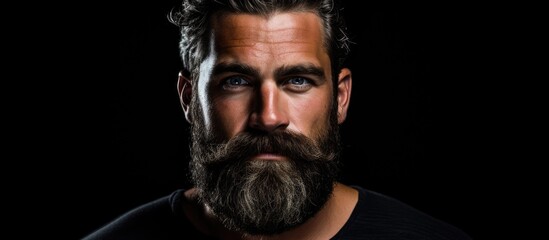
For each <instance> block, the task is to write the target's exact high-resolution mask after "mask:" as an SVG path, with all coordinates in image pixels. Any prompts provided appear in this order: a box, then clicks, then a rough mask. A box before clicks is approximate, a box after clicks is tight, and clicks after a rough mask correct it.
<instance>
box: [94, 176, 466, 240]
mask: <svg viewBox="0 0 549 240" xmlns="http://www.w3.org/2000/svg"><path fill="white" fill-rule="evenodd" d="M353 187H354V188H355V189H357V190H358V191H359V197H358V203H357V205H356V206H355V208H354V210H353V212H352V214H351V217H350V218H349V220H348V221H347V222H346V223H345V225H344V226H343V228H341V229H340V230H339V232H338V233H337V234H336V235H335V236H334V237H333V238H332V239H333V240H336V239H341V240H354V239H372V240H379V239H422V240H427V239H432V240H434V239H437V240H443V239H447V240H450V239H452V240H458V239H459V240H462V239H464V240H466V239H468V240H470V239H471V238H470V237H469V236H468V235H467V234H465V233H464V232H463V231H461V230H460V229H458V228H456V227H454V226H452V225H449V224H447V223H445V222H443V221H440V220H438V219H435V218H433V217H431V216H429V215H427V214H425V213H423V212H420V211H418V210H417V209H415V208H412V207H411V206H409V205H406V204H405V203H403V202H400V201H398V200H396V199H394V198H391V197H388V196H385V195H383V194H380V193H377V192H374V191H370V190H366V189H364V188H361V187H359V186H353ZM184 191H185V190H183V189H180V190H177V191H175V192H173V193H172V194H170V195H169V196H165V197H162V198H159V199H157V200H155V201H152V202H150V203H146V204H144V205H141V206H139V207H137V208H135V209H133V210H131V211H129V212H128V213H126V214H124V215H122V216H120V217H119V218H117V219H115V220H114V221H112V222H110V223H108V224H106V225H105V226H103V227H102V228H100V229H98V230H97V231H95V232H93V233H91V234H90V235H88V236H86V237H84V238H83V240H110V239H117V240H125V239H132V240H144V239H155V240H162V239H214V238H211V237H208V236H205V235H204V234H202V233H201V232H199V231H198V230H196V229H195V228H194V226H193V225H192V224H191V223H190V222H189V221H188V220H187V218H186V217H185V215H184V213H183V212H182V209H183V208H182V206H181V204H182V199H181V198H182V197H183V193H184Z"/></svg>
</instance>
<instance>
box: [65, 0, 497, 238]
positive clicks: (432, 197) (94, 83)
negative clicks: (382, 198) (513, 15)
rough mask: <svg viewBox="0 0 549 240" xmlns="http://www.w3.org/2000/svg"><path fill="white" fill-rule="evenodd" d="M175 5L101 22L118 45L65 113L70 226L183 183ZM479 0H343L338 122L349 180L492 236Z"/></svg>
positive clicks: (98, 32) (80, 230)
mask: <svg viewBox="0 0 549 240" xmlns="http://www.w3.org/2000/svg"><path fill="white" fill-rule="evenodd" d="M177 3H178V1H174V0H171V1H162V3H159V1H158V2H156V1H155V2H154V3H152V2H149V3H132V4H128V5H127V6H124V7H123V8H121V9H120V10H119V11H115V12H114V14H113V15H112V16H110V17H114V18H113V19H114V20H115V21H112V22H109V24H108V27H107V28H108V31H107V30H106V29H107V28H105V31H103V29H102V28H98V29H93V30H94V31H93V34H94V35H95V37H96V38H98V44H99V42H101V43H106V42H108V43H109V44H110V45H115V46H114V51H112V52H107V53H106V54H107V55H105V56H102V57H103V58H102V59H104V60H101V59H100V60H93V61H91V60H88V61H86V63H87V62H93V64H91V66H92V67H90V65H88V66H87V67H83V70H85V71H83V72H84V73H85V72H86V71H90V72H93V78H94V79H93V80H86V81H87V82H86V83H85V84H82V82H80V83H79V84H78V86H79V87H81V85H86V86H85V87H86V89H87V90H83V91H81V92H80V93H74V95H75V96H77V95H78V98H79V99H82V96H81V95H82V94H85V96H84V98H86V100H83V101H77V100H75V101H74V102H72V104H75V105H76V106H75V107H74V109H75V110H78V111H75V112H78V114H77V115H74V116H73V117H72V119H67V122H69V121H72V122H73V124H72V125H71V127H70V128H68V127H65V129H67V130H68V132H69V133H66V134H64V135H63V136H64V137H66V139H65V140H64V141H63V143H65V144H66V145H67V146H69V148H66V149H65V150H67V149H70V150H69V152H70V153H65V155H64V157H67V158H71V159H73V162H72V163H70V164H68V165H67V166H66V167H69V168H71V170H69V172H70V173H66V172H63V174H61V175H62V176H63V177H64V178H65V179H64V180H63V184H67V187H63V188H61V189H62V190H63V191H64V192H65V194H66V195H63V196H66V198H65V201H64V202H63V203H64V204H63V206H62V207H63V208H65V210H66V211H63V214H64V216H65V217H66V218H65V219H66V222H65V221H63V222H62V224H63V225H65V224H66V225H68V226H69V227H68V228H67V230H66V232H67V233H68V234H69V235H70V238H79V237H82V236H84V235H85V234H87V233H89V232H90V231H92V230H94V229H96V228H98V227H100V226H101V225H102V224H104V223H106V222H108V221H109V220H112V219H113V218H115V217H117V216H118V215H120V214H122V213H123V212H125V211H127V210H129V209H130V208H132V207H135V206H137V205H139V204H142V203H145V202H147V201H150V200H153V199H155V198H158V197H160V196H164V195H166V194H169V193H170V192H171V191H172V190H174V189H176V188H180V187H185V186H187V182H186V178H185V174H184V173H185V171H186V165H187V161H188V158H187V155H188V134H187V130H188V124H187V123H186V121H185V119H184V117H183V114H182V110H181V108H180V106H179V101H178V98H177V92H176V85H175V84H176V79H177V73H178V71H179V69H180V66H179V64H180V60H179V57H178V49H177V44H178V43H177V41H178V33H177V28H176V27H175V26H173V25H171V24H170V23H169V22H168V21H167V20H166V14H167V13H168V12H169V10H170V9H171V7H173V6H175V5H177ZM472 9H474V8H469V7H468V6H454V5H450V4H445V5H442V4H440V5H430V6H427V5H407V6H390V7H387V6H383V7H379V6H374V5H373V4H369V3H362V2H361V1H348V3H346V13H347V15H346V18H347V22H348V25H349V27H350V30H351V32H352V33H353V34H352V35H351V38H352V40H353V42H355V43H356V44H354V45H352V46H351V48H352V51H353V53H352V55H351V57H350V59H349V61H348V64H349V67H351V69H352V70H353V93H352V99H351V105H350V110H349V111H350V112H349V115H348V119H347V121H346V122H345V123H344V124H343V125H342V135H343V139H344V145H345V152H344V155H343V164H344V169H343V172H344V174H343V175H342V181H343V182H344V183H348V184H358V185H362V186H364V187H366V188H369V189H372V190H375V191H378V192H381V193H385V194H387V195H390V196H393V197H396V198H398V199H400V200H402V201H404V202H406V203H408V204H410V205H412V206H414V207H416V208H418V209H420V210H422V211H424V212H427V213H429V214H431V215H433V216H435V217H437V218H440V219H442V220H444V221H447V222H449V223H451V224H454V225H456V226H458V227H459V228H461V229H463V230H464V231H466V232H467V233H469V234H470V235H471V236H473V237H474V238H482V237H484V234H486V232H484V231H483V228H484V227H483V224H484V222H486V221H487V218H488V211H489V210H488V209H489V201H490V200H491V199H492V198H491V197H488V196H490V194H492V193H491V192H490V191H491V190H490V188H489V186H488V182H489V181H486V180H485V179H486V178H488V179H489V177H488V176H487V173H488V172H489V171H488V169H489V166H490V165H491V164H492V162H493V160H491V159H493V158H494V146H495V143H494V142H495V141H497V140H496V139H497V136H494V135H493V134H494V132H495V131H494V128H495V127H494V125H493V122H492V120H493V119H492V118H490V117H489V114H490V110H489V104H490V101H489V100H488V99H487V98H489V97H490V96H491V95H489V94H488V95H486V93H487V92H486V89H487V86H489V84H490V83H488V82H487V80H486V79H485V77H486V76H485V75H484V73H482V71H481V70H480V69H481V66H482V64H485V63H483V61H484V59H485V58H486V54H487V52H486V51H485V48H484V46H485V44H486V42H485V40H484V37H485V35H486V34H487V33H486V32H485V31H484V26H483V24H484V22H483V21H482V18H481V14H484V12H481V11H480V10H472ZM95 17H96V18H101V16H100V15H98V16H95ZM112 30H114V31H112ZM89 51H92V50H89ZM86 54H87V53H86ZM89 55H94V53H90V54H89ZM103 61H105V62H103ZM107 62H108V64H107ZM111 63H113V64H112V65H111ZM103 68H105V70H104V71H103ZM88 84H89V85H88ZM71 96H72V95H71ZM93 99H97V102H99V101H101V104H95V101H94V100H93ZM82 109H84V110H82ZM73 127H74V128H73ZM71 128H73V129H71ZM72 130H74V132H71V131H72ZM69 186H70V187H69Z"/></svg>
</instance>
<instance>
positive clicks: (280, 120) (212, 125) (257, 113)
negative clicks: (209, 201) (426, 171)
mask: <svg viewBox="0 0 549 240" xmlns="http://www.w3.org/2000/svg"><path fill="white" fill-rule="evenodd" d="M212 29H213V31H212V39H213V41H211V44H210V47H211V48H210V49H212V51H210V54H209V55H208V56H207V58H206V59H205V60H204V61H203V62H202V64H201V65H200V74H199V76H198V77H199V78H198V80H197V81H196V82H192V81H191V80H190V79H188V78H187V77H185V76H183V75H182V74H180V77H179V83H178V85H179V93H180V97H181V102H182V105H183V109H184V112H185V116H186V118H187V120H188V121H189V122H191V123H192V120H191V114H190V112H191V109H190V108H192V107H193V106H192V105H191V104H190V101H189V99H191V96H192V95H193V94H198V104H199V105H200V109H201V111H200V114H201V117H202V118H203V119H204V125H205V128H206V132H208V133H215V136H216V138H218V139H219V141H226V140H228V139H231V138H232V137H234V136H235V135H237V134H238V133H240V132H243V131H260V132H265V133H269V132H273V131H281V130H287V131H293V132H298V133H301V134H303V135H305V136H308V137H310V138H312V139H316V138H317V136H318V135H319V134H320V132H322V130H323V129H324V128H326V127H327V125H328V124H329V117H330V106H331V104H332V100H333V88H334V87H336V88H337V97H336V98H335V100H337V103H338V104H337V105H338V107H337V114H338V123H342V122H343V121H344V120H345V117H346V113H347V109H348V106H349V100H350V94H351V83H352V81H351V72H350V71H349V70H348V69H342V70H341V72H340V73H339V75H338V80H337V85H334V83H333V81H332V79H331V76H332V72H331V69H330V63H331V62H330V59H329V56H328V54H327V52H326V49H325V48H324V44H323V39H322V36H323V32H322V26H321V23H320V19H319V18H318V17H317V16H316V15H315V14H312V13H308V12H289V13H288V12H283V13H276V14H274V15H271V16H258V15H247V14H216V15H214V16H213V19H212ZM193 84H197V86H196V88H194V89H195V90H193V87H192V85H193ZM193 91H198V92H193ZM249 160H251V161H255V160H274V161H284V160H286V157H285V156H284V155H282V154H272V153H268V152H265V153H260V154H258V155H256V156H253V157H252V158H251V159H249ZM196 194H197V193H196V189H191V190H189V191H188V192H187V194H186V196H187V198H188V204H187V205H186V207H185V212H186V214H187V215H188V216H189V219H191V221H192V222H193V223H195V225H196V226H197V227H198V229H202V230H203V231H204V232H209V234H212V235H218V236H223V238H224V239H242V238H244V239H296V237H297V238H298V239H328V238H330V237H331V236H333V235H335V234H336V233H337V231H338V230H339V229H340V228H341V227H342V226H343V224H344V223H345V221H346V220H347V219H348V217H349V216H350V214H351V212H352V209H353V208H354V205H355V204H356V201H357V192H356V191H355V190H353V189H352V188H349V187H347V186H344V185H342V184H336V185H335V187H334V193H333V196H332V197H331V198H330V199H329V200H328V202H327V203H326V206H325V207H324V208H322V209H321V210H320V212H319V213H318V214H317V215H316V216H315V217H313V218H311V219H309V220H308V221H307V222H305V223H304V224H302V225H300V226H298V227H297V228H294V229H292V230H290V231H287V232H284V233H282V234H279V235H274V236H268V237H261V236H250V235H247V234H243V233H235V232H228V231H227V230H224V229H223V227H222V226H221V225H220V224H219V223H218V222H216V219H215V217H213V216H212V215H211V214H210V213H209V212H208V208H207V207H206V206H203V205H201V204H200V203H197V202H196V199H197V196H196ZM196 209H201V210H196ZM214 229H215V230H214ZM212 230H213V231H212Z"/></svg>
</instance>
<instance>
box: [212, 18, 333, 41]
mask: <svg viewBox="0 0 549 240" xmlns="http://www.w3.org/2000/svg"><path fill="white" fill-rule="evenodd" d="M212 25H213V29H214V31H215V33H214V34H215V35H216V36H221V37H222V38H223V39H224V40H227V39H230V40H234V41H243V40H254V41H259V42H272V41H277V42H284V41H311V40H316V41H321V40H322V36H323V34H322V31H323V29H322V24H321V23H320V18H319V17H318V16H317V15H315V14H314V13H310V12H281V13H276V14H272V15H268V16H264V15H255V14H243V13H225V14H219V15H216V16H215V17H214V18H213V21H212Z"/></svg>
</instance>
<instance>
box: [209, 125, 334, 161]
mask: <svg viewBox="0 0 549 240" xmlns="http://www.w3.org/2000/svg"><path fill="white" fill-rule="evenodd" d="M207 144H208V145H210V147H211V148H209V149H211V151H210V152H209V155H210V156H209V157H208V162H207V163H204V164H207V165H210V166H212V167H213V166H215V165H218V164H226V163H227V161H243V160H247V159H248V158H250V157H252V156H254V155H257V154H261V153H273V154H279V155H283V156H286V157H287V158H288V159H290V160H292V161H298V160H302V161H320V160H322V161H326V160H328V161H331V160H334V159H335V157H336V156H335V154H333V153H329V154H326V153H325V152H333V151H324V150H323V149H322V145H325V144H321V143H317V142H316V141H314V140H313V139H311V138H309V137H307V136H305V135H303V134H300V133H295V132H290V131H276V132H271V133H258V132H242V133H239V134H238V135H236V136H235V137H233V138H231V139H230V140H229V141H227V142H226V143H222V144H219V143H207Z"/></svg>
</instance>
